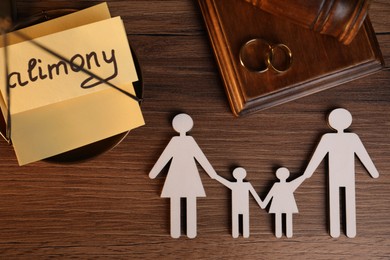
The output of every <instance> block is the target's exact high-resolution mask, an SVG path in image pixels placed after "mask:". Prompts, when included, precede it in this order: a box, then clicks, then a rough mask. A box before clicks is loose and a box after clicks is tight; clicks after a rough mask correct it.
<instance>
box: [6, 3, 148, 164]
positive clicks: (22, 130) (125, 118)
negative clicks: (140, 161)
mask: <svg viewBox="0 0 390 260" xmlns="http://www.w3.org/2000/svg"><path fill="white" fill-rule="evenodd" d="M20 35H24V37H20ZM7 38H8V41H9V45H8V47H7V51H8V68H9V69H8V79H4V76H5V75H6V72H5V57H4V51H3V49H1V50H0V68H1V69H0V75H1V76H0V92H1V95H0V97H1V98H0V107H1V110H2V114H3V116H4V117H6V116H7V109H8V108H10V116H11V140H12V144H13V146H14V149H15V152H16V155H17V158H18V162H19V164H20V165H24V164H27V163H31V162H34V161H38V160H41V159H45V158H48V157H51V156H54V155H58V154H61V153H64V152H67V151H70V150H73V149H76V148H79V147H81V146H85V145H87V144H90V143H93V142H96V141H100V140H103V139H105V138H108V137H111V136H114V135H117V134H119V133H123V132H126V131H129V130H131V129H134V128H136V127H139V126H141V125H143V124H144V120H143V117H142V113H141V109H140V106H139V104H138V102H137V101H136V100H134V99H131V98H130V97H129V96H127V95H126V94H124V93H122V92H121V91H118V89H115V88H113V87H112V85H113V86H115V87H118V88H120V89H122V90H123V91H124V92H128V93H131V94H135V92H134V89H133V82H136V81H137V80H138V78H137V73H136V70H135V66H134V61H133V57H132V54H131V51H130V47H129V43H128V40H127V35H126V31H125V28H124V25H123V22H122V20H121V18H120V17H115V18H111V16H110V13H109V10H108V7H107V4H105V3H103V4H99V5H97V6H94V7H91V8H88V9H85V10H82V11H79V12H75V13H72V14H69V15H66V16H63V17H60V18H57V19H54V20H50V21H47V22H44V23H42V24H38V25H35V26H32V27H29V28H25V29H22V30H20V31H19V32H17V33H15V32H13V33H9V34H8V35H7ZM26 39H30V40H26ZM32 41H34V43H37V44H33V42H32ZM42 46H44V47H45V48H46V49H49V50H51V51H53V52H55V53H57V54H58V55H59V56H55V55H52V54H51V53H50V52H48V51H47V50H45V49H44V48H42ZM0 47H1V48H3V47H4V46H0ZM60 57H63V58H64V59H61V58H60ZM69 62H70V63H69ZM86 71H89V72H91V73H86ZM2 75H4V76H2ZM94 75H97V76H98V78H96V77H95V76H94ZM102 79H103V80H102ZM105 82H109V83H110V85H111V86H110V85H109V84H106V83H105ZM6 84H9V86H10V94H11V95H10V102H9V103H10V104H7V96H6V93H7V91H6ZM9 105H10V106H9ZM8 106H9V107H8Z"/></svg>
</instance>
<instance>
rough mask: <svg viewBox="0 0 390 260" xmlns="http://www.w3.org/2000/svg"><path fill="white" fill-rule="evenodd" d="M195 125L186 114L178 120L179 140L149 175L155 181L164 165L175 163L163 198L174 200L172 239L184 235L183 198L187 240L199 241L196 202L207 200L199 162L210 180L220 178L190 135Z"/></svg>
mask: <svg viewBox="0 0 390 260" xmlns="http://www.w3.org/2000/svg"><path fill="white" fill-rule="evenodd" d="M193 124H194V123H193V121H192V118H191V117H190V116H189V115H187V114H179V115H177V116H175V118H174V119H173V121H172V126H173V129H174V130H175V131H176V132H178V133H179V136H174V137H172V139H171V141H170V142H169V143H168V145H167V147H166V148H165V150H164V151H163V153H162V154H161V156H160V158H159V159H158V160H157V162H156V164H155V165H154V166H153V168H152V170H151V171H150V173H149V177H150V178H151V179H154V178H156V176H157V175H158V174H159V173H160V172H161V170H162V169H163V168H164V167H165V165H167V164H168V163H169V162H170V161H171V160H172V162H171V164H170V167H169V171H168V174H167V177H166V179H165V183H164V188H163V190H162V193H161V197H162V198H170V200H171V237H172V238H178V237H180V234H181V224H180V218H181V215H180V213H181V198H185V199H186V202H187V208H186V216H187V236H188V238H195V237H196V233H197V232H196V229H197V228H196V223H197V220H196V219H197V218H196V198H197V197H206V193H205V191H204V189H203V185H202V181H201V179H200V176H199V171H198V168H197V165H196V161H197V162H198V163H199V164H200V165H201V166H202V167H203V169H204V170H205V171H206V173H207V174H208V175H209V176H210V178H212V179H214V178H215V176H217V173H216V172H215V170H214V169H213V167H212V166H211V164H210V163H209V161H208V160H207V158H206V156H205V155H204V154H203V152H202V150H201V149H200V148H199V146H198V144H197V143H196V141H195V139H194V138H193V137H191V136H188V135H187V132H188V131H190V130H191V129H192V126H193Z"/></svg>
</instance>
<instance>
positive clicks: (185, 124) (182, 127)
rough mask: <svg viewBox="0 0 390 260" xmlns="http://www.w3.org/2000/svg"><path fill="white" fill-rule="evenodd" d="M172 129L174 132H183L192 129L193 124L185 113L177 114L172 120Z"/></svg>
mask: <svg viewBox="0 0 390 260" xmlns="http://www.w3.org/2000/svg"><path fill="white" fill-rule="evenodd" d="M172 126H173V129H175V131H176V132H178V133H181V134H185V133H187V132H188V131H190V130H191V129H192V127H193V126H194V121H192V118H191V117H190V116H189V115H187V114H178V115H177V116H175V118H174V119H173V121H172Z"/></svg>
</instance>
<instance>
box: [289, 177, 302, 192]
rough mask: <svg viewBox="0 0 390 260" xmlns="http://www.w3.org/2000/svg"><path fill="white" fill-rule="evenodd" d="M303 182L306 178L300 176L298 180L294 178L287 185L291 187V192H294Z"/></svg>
mask: <svg viewBox="0 0 390 260" xmlns="http://www.w3.org/2000/svg"><path fill="white" fill-rule="evenodd" d="M304 180H306V177H305V176H304V175H301V176H299V177H298V178H295V179H294V180H292V181H290V182H289V184H290V185H291V188H292V191H295V190H296V189H297V188H298V187H299V186H300V185H301V184H302V182H303V181H304Z"/></svg>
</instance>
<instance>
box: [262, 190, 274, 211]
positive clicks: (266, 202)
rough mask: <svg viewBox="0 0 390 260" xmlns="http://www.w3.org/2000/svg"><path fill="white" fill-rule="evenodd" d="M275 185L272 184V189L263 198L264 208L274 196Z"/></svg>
mask: <svg viewBox="0 0 390 260" xmlns="http://www.w3.org/2000/svg"><path fill="white" fill-rule="evenodd" d="M273 190H274V186H272V188H271V190H270V191H269V192H268V194H267V196H266V197H265V199H264V200H263V208H265V207H267V205H268V203H269V202H270V201H271V199H272V197H273V196H274V191H273Z"/></svg>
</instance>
